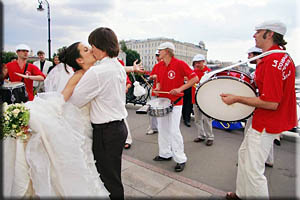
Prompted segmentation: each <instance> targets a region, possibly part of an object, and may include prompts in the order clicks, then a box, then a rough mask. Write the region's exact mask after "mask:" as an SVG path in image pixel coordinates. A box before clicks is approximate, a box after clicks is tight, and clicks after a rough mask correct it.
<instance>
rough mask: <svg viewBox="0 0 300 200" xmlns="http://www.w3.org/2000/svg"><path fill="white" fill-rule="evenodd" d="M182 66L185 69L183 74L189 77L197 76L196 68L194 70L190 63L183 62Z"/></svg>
mask: <svg viewBox="0 0 300 200" xmlns="http://www.w3.org/2000/svg"><path fill="white" fill-rule="evenodd" d="M181 66H182V69H183V76H186V77H188V79H192V78H194V77H195V76H197V75H196V73H195V72H194V70H192V69H191V68H190V66H188V64H186V63H185V62H181Z"/></svg>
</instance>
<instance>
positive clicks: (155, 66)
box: [150, 64, 158, 76]
mask: <svg viewBox="0 0 300 200" xmlns="http://www.w3.org/2000/svg"><path fill="white" fill-rule="evenodd" d="M157 69H158V67H157V64H156V65H154V67H153V69H152V71H151V73H150V76H151V75H154V74H157Z"/></svg>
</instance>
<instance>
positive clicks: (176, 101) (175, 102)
mask: <svg viewBox="0 0 300 200" xmlns="http://www.w3.org/2000/svg"><path fill="white" fill-rule="evenodd" d="M181 98H182V97H179V98H178V99H176V100H175V101H174V102H173V105H175V104H177V103H178V102H179V101H180V100H181Z"/></svg>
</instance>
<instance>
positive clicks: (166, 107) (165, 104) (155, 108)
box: [148, 98, 173, 117]
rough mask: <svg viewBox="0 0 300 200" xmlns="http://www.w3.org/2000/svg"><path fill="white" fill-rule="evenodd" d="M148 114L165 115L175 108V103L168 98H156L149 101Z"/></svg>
mask: <svg viewBox="0 0 300 200" xmlns="http://www.w3.org/2000/svg"><path fill="white" fill-rule="evenodd" d="M148 105H149V109H148V114H149V115H150V116H152V117H163V116H165V115H167V114H169V113H170V112H172V110H173V104H171V100H170V99H168V98H156V99H153V100H151V101H149V102H148Z"/></svg>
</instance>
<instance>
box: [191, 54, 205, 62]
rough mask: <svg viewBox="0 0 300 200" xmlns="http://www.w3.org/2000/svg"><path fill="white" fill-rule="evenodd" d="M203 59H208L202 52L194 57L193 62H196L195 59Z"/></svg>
mask: <svg viewBox="0 0 300 200" xmlns="http://www.w3.org/2000/svg"><path fill="white" fill-rule="evenodd" d="M201 60H206V59H205V56H204V55H202V54H197V55H195V56H194V58H193V62H195V61H201Z"/></svg>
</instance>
